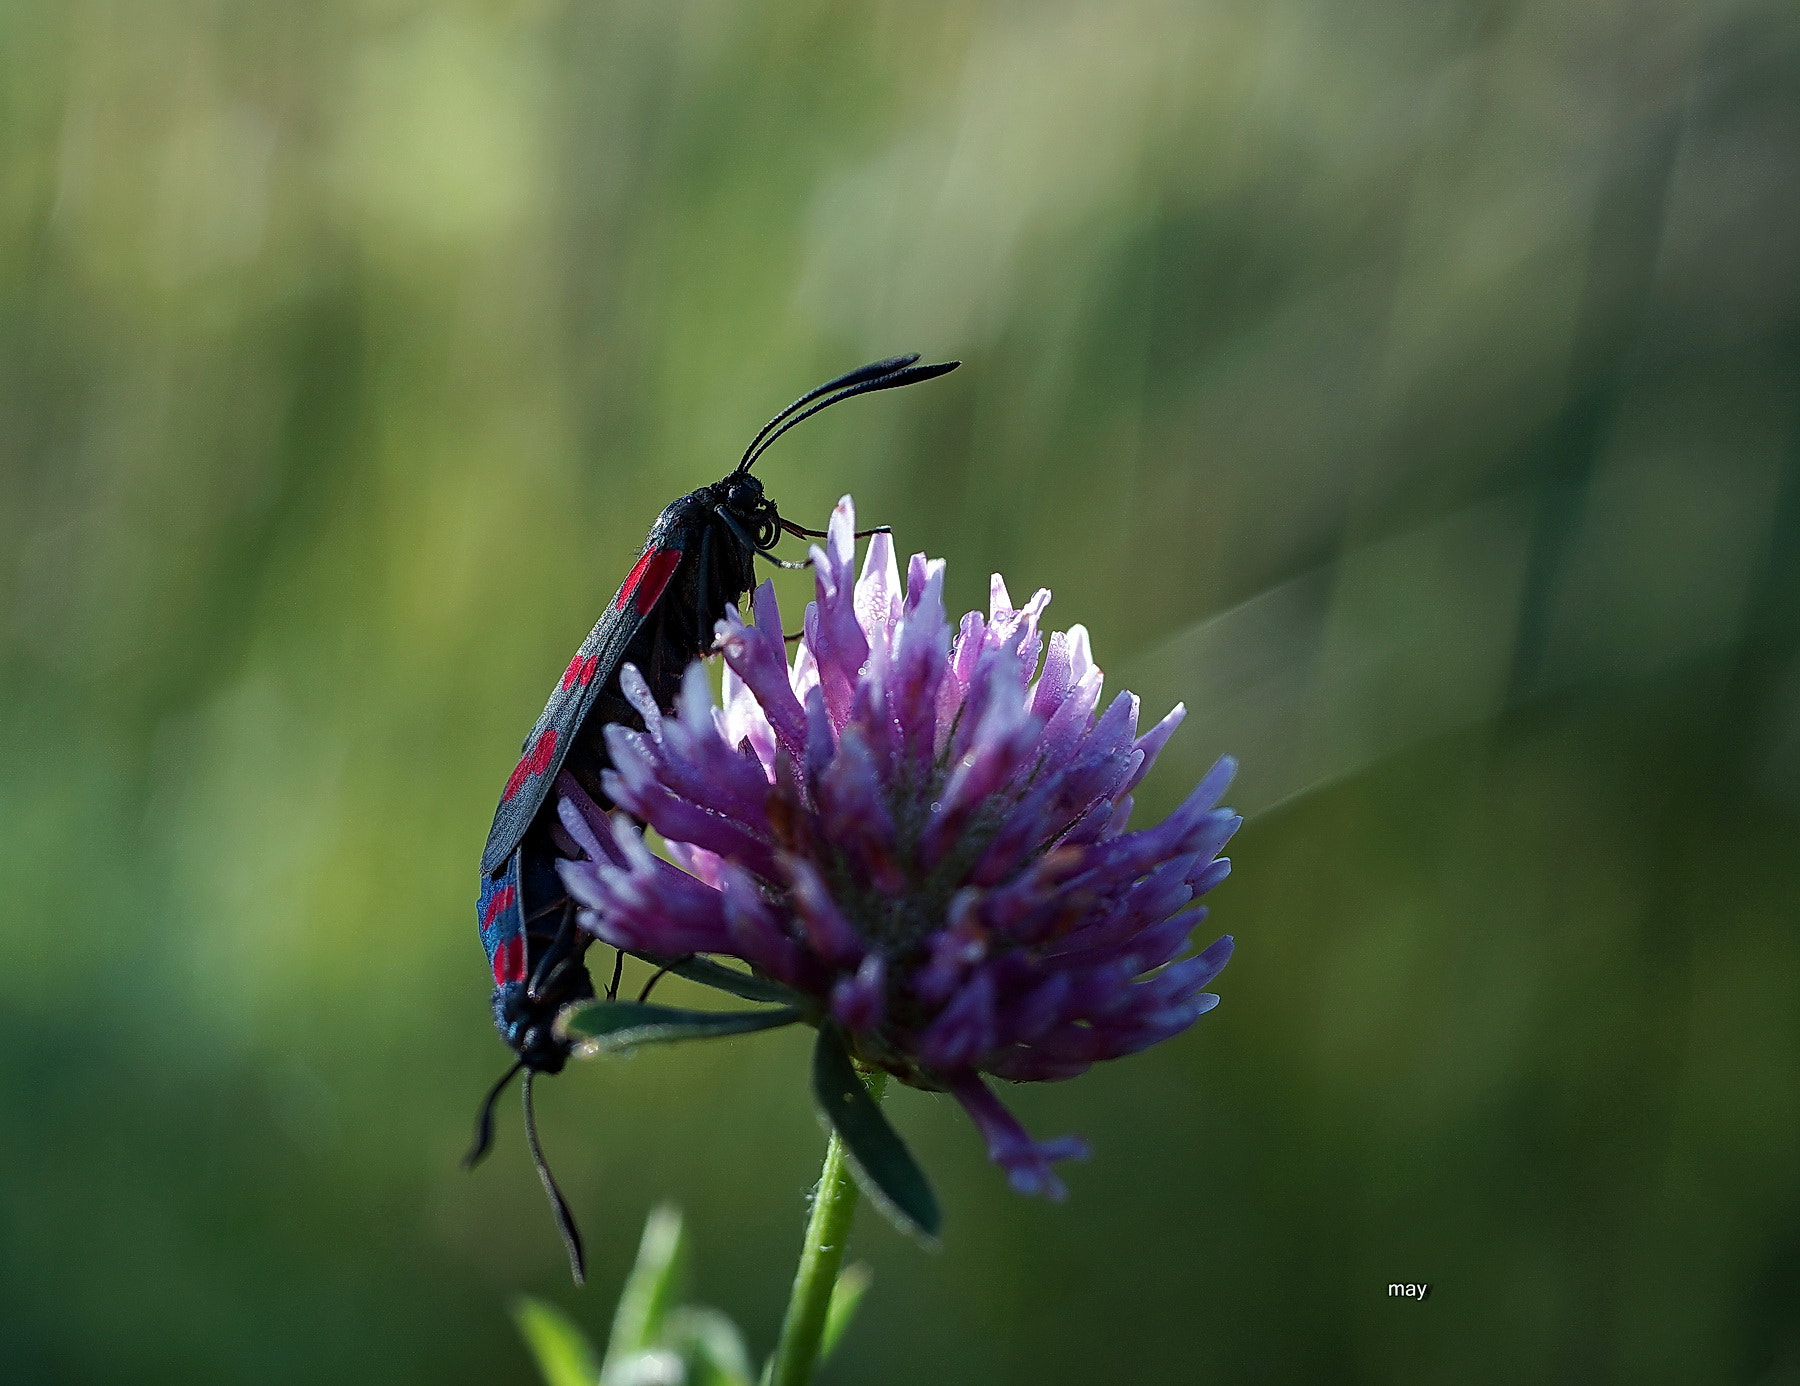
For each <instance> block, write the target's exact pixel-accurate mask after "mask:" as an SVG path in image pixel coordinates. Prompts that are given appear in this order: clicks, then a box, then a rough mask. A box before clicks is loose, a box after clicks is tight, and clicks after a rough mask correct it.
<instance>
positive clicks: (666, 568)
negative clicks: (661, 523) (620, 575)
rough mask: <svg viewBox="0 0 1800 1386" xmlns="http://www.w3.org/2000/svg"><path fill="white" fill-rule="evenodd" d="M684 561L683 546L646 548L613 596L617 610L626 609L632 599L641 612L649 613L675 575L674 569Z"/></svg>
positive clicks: (639, 612)
mask: <svg viewBox="0 0 1800 1386" xmlns="http://www.w3.org/2000/svg"><path fill="white" fill-rule="evenodd" d="M680 563H681V550H680V549H647V550H645V552H644V556H643V557H642V558H640V559H638V561H637V562H636V563H635V564H633V565H632V569H631V571H630V572H629V573H627V574H626V575H625V585H624V586H623V587H621V588H620V589H619V595H618V596H616V597H614V598H613V607H614V609H615V610H618V611H623V610H624V609H625V603H626V602H633V603H635V604H636V606H637V609H638V615H640V616H643V615H647V614H648V613H649V611H650V608H651V607H653V606H655V605H656V599H657V598H658V597H660V596H662V594H663V588H665V587H667V586H668V585H669V579H670V578H672V577H674V576H675V569H676V568H677V567H678V566H679V565H680Z"/></svg>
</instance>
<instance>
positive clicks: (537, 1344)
mask: <svg viewBox="0 0 1800 1386" xmlns="http://www.w3.org/2000/svg"><path fill="white" fill-rule="evenodd" d="M513 1322H514V1323H516V1324H518V1326H519V1333H520V1334H521V1335H522V1336H523V1337H524V1339H525V1345H526V1346H527V1347H528V1348H530V1349H531V1355H532V1357H533V1358H535V1359H536V1361H537V1365H538V1370H539V1371H540V1372H542V1373H543V1374H544V1382H545V1386H594V1383H595V1382H596V1381H598V1380H599V1379H600V1364H599V1363H598V1362H597V1361H596V1360H595V1357H594V1349H593V1346H592V1344H590V1343H589V1342H588V1340H587V1335H586V1334H585V1333H583V1332H582V1331H581V1330H580V1329H579V1328H578V1327H576V1325H575V1321H574V1320H573V1319H571V1318H570V1317H569V1316H568V1315H567V1314H565V1313H563V1311H562V1310H560V1309H558V1308H557V1307H556V1306H555V1305H554V1304H546V1303H545V1302H544V1301H543V1300H541V1299H532V1298H531V1297H530V1296H529V1295H525V1296H521V1297H520V1299H519V1300H518V1302H517V1303H516V1304H514V1305H513Z"/></svg>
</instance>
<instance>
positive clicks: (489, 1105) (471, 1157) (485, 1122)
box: [463, 1059, 525, 1169]
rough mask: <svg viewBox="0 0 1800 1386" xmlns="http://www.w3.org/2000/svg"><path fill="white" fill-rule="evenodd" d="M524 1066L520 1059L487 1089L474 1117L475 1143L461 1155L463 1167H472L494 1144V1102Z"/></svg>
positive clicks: (479, 1161) (478, 1162)
mask: <svg viewBox="0 0 1800 1386" xmlns="http://www.w3.org/2000/svg"><path fill="white" fill-rule="evenodd" d="M523 1067H525V1060H523V1059H520V1060H518V1061H517V1062H515V1063H514V1064H513V1066H512V1067H511V1068H509V1069H507V1070H506V1072H505V1073H502V1074H501V1075H500V1081H499V1082H498V1083H495V1084H494V1086H493V1087H491V1088H489V1089H488V1095H487V1096H486V1097H485V1098H484V1099H483V1100H482V1103H481V1111H480V1112H479V1113H478V1114H477V1115H476V1117H475V1144H474V1145H472V1146H470V1147H469V1153H468V1154H467V1155H465V1156H463V1168H464V1169H474V1168H475V1166H476V1165H478V1164H480V1163H481V1161H482V1159H483V1157H484V1156H486V1155H487V1153H488V1149H489V1147H491V1146H492V1145H493V1144H494V1104H495V1103H496V1102H498V1101H499V1100H500V1094H501V1093H503V1092H505V1091H506V1085H507V1084H508V1083H510V1082H512V1080H513V1075H514V1074H515V1073H517V1072H518V1071H519V1070H520V1069H521V1068H523Z"/></svg>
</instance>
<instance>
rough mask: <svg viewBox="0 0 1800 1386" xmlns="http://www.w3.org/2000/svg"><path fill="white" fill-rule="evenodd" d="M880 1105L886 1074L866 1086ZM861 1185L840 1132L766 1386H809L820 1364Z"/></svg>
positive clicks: (829, 1150)
mask: <svg viewBox="0 0 1800 1386" xmlns="http://www.w3.org/2000/svg"><path fill="white" fill-rule="evenodd" d="M864 1081H865V1082H866V1083H867V1084H868V1086H869V1092H870V1094H871V1095H872V1096H873V1097H874V1098H875V1100H876V1101H877V1102H879V1101H880V1100H881V1094H882V1092H883V1090H884V1089H886V1087H887V1074H885V1073H877V1074H874V1075H872V1076H870V1077H868V1078H866V1079H865V1080H864ZM856 1202H857V1188H856V1179H855V1177H854V1176H853V1175H852V1174H851V1173H850V1161H849V1157H848V1156H847V1155H846V1154H845V1153H844V1143H843V1141H841V1140H839V1139H838V1134H837V1132H836V1131H833V1132H832V1133H831V1142H830V1144H829V1145H827V1146H826V1147H825V1168H824V1169H823V1170H821V1171H820V1173H819V1187H818V1190H817V1191H816V1192H815V1193H814V1195H813V1206H812V1216H811V1217H809V1218H808V1219H807V1221H806V1242H805V1244H804V1245H803V1246H802V1247H801V1248H800V1265H799V1267H798V1268H797V1269H796V1270H795V1271H794V1289H793V1292H792V1293H791V1294H790V1295H789V1296H788V1306H787V1314H786V1316H785V1317H784V1318H783V1319H782V1321H781V1338H780V1339H779V1341H777V1342H776V1344H775V1355H774V1356H773V1357H771V1358H770V1359H769V1373H768V1377H767V1378H766V1380H767V1386H807V1383H808V1382H809V1381H811V1380H812V1374H813V1367H814V1366H815V1365H816V1364H817V1362H818V1358H819V1339H820V1336H821V1335H822V1334H823V1333H824V1331H825V1315H826V1311H827V1310H828V1309H829V1308H830V1307H831V1292H832V1290H833V1289H834V1288H836V1286H837V1278H838V1267H839V1266H841V1265H842V1264H843V1260H844V1244H845V1243H846V1242H847V1241H849V1240H850V1223H851V1220H852V1219H854V1218H855V1217H856Z"/></svg>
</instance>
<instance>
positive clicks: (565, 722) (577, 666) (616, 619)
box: [481, 538, 680, 876]
mask: <svg viewBox="0 0 1800 1386" xmlns="http://www.w3.org/2000/svg"><path fill="white" fill-rule="evenodd" d="M661 547H663V548H671V547H674V548H679V547H680V540H679V538H672V539H671V540H670V541H669V542H667V543H664V544H663V545H662V546H661ZM620 590H621V592H623V591H625V589H624V588H621V589H620ZM666 590H667V589H666V588H665V591H666ZM650 609H651V610H654V605H652V607H651V608H650ZM647 618H648V612H642V611H639V610H638V604H637V602H636V601H635V600H630V599H627V600H626V601H625V602H624V603H623V604H621V603H620V601H619V597H618V596H617V595H615V596H614V597H613V600H612V601H610V602H608V603H607V605H606V610H605V611H603V612H601V613H600V619H599V620H598V621H595V622H594V628H593V629H592V630H591V631H589V632H588V636H587V639H586V640H583V641H582V642H581V648H580V649H579V650H577V651H576V652H575V658H574V659H572V660H570V661H569V667H568V668H567V669H566V670H564V672H563V676H562V679H561V680H560V681H559V682H558V683H557V685H556V689H555V691H554V692H552V693H551V694H550V701H549V702H548V703H546V704H545V705H544V711H543V713H542V714H541V715H540V716H539V717H538V719H537V723H536V725H535V726H533V727H532V729H531V734H530V735H529V736H527V737H526V738H525V744H524V747H523V751H522V754H521V755H520V757H519V763H518V765H517V766H515V767H514V769H513V773H512V775H511V777H509V778H508V779H507V781H506V789H505V791H504V792H503V793H502V795H501V799H500V806H499V807H498V808H496V809H495V810H494V822H493V826H492V827H490V828H489V829H488V836H487V846H486V847H484V848H483V849H482V852H481V873H482V875H484V876H485V875H489V874H490V873H492V872H493V871H494V870H495V869H496V868H498V867H499V866H500V865H502V864H503V863H504V862H505V861H506V859H507V858H508V857H509V856H511V855H512V853H513V849H514V848H515V847H517V846H518V845H519V842H520V840H521V839H522V838H523V837H524V836H525V830H526V829H527V828H529V827H530V826H531V820H532V819H533V818H535V817H536V816H537V811H538V809H539V808H540V807H542V806H543V802H544V796H545V795H546V794H547V793H549V790H550V785H551V784H552V783H553V782H554V781H555V779H556V772H557V771H558V770H560V769H561V768H562V764H563V761H564V760H566V759H567V758H568V755H569V748H570V747H571V746H573V745H574V744H575V742H576V740H577V738H578V737H579V736H580V733H581V728H582V723H584V722H585V721H586V720H587V717H588V713H589V712H590V711H592V709H593V706H594V700H595V699H596V698H597V697H598V696H599V695H600V692H601V690H602V689H604V688H606V687H607V686H608V685H612V684H616V682H617V680H618V676H619V666H620V664H621V663H622V662H623V660H624V657H625V651H626V649H627V648H628V647H629V646H630V645H631V642H632V640H633V639H634V638H636V636H637V633H638V630H639V628H640V627H641V626H642V625H643V624H644V622H645V620H646V619H647ZM584 672H585V674H586V677H583V673H584ZM549 733H554V734H555V739H554V740H553V741H551V742H550V743H549V744H548V745H547V746H546V745H545V737H546V735H548V734H549Z"/></svg>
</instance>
